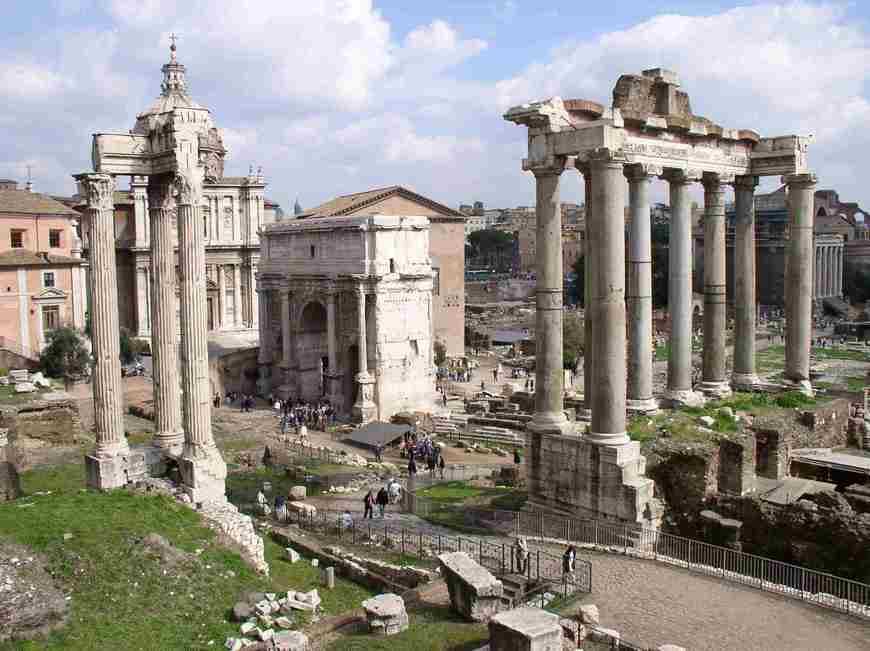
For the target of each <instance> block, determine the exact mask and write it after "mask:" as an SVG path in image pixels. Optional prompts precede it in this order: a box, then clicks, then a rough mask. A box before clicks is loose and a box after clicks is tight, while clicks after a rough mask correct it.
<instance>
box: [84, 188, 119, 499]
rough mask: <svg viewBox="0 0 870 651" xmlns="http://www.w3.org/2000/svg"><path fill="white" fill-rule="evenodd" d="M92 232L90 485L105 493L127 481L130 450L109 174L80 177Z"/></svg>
mask: <svg viewBox="0 0 870 651" xmlns="http://www.w3.org/2000/svg"><path fill="white" fill-rule="evenodd" d="M75 179H76V180H77V181H78V182H79V183H80V185H81V189H82V191H83V194H84V196H85V200H86V202H87V204H86V205H87V207H86V208H85V215H86V222H85V223H86V224H87V225H88V228H89V230H90V234H89V238H88V240H89V245H90V267H91V269H90V273H89V274H88V280H89V283H90V292H91V340H92V343H93V354H94V375H93V386H94V434H95V436H96V448H95V450H94V452H93V454H90V455H88V456H87V457H85V467H86V470H87V483H88V486H90V487H91V488H97V489H101V490H105V489H110V488H118V487H119V486H124V485H125V484H126V483H127V474H126V469H127V465H128V461H127V459H128V455H129V454H130V448H129V445H128V444H127V439H126V437H125V436H124V420H123V415H122V409H123V406H124V392H123V389H122V387H121V361H120V358H119V354H120V342H119V340H118V332H119V326H118V277H117V274H118V271H117V269H118V268H117V266H116V264H115V206H114V191H115V180H114V179H113V178H112V177H111V176H109V175H108V174H79V175H77V176H76V177H75Z"/></svg>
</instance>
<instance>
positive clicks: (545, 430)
mask: <svg viewBox="0 0 870 651" xmlns="http://www.w3.org/2000/svg"><path fill="white" fill-rule="evenodd" d="M526 428H527V429H528V430H529V431H532V432H535V433H536V434H555V435H557V436H562V435H565V434H569V433H571V432H572V431H573V429H574V428H573V426H572V425H571V423H570V421H569V420H568V418H567V417H566V416H565V414H564V413H563V412H561V411H559V412H549V411H536V412H535V413H534V415H533V416H532V420H530V421H529V422H528V423H527V424H526Z"/></svg>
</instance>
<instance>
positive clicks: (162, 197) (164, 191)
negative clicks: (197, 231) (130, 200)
mask: <svg viewBox="0 0 870 651" xmlns="http://www.w3.org/2000/svg"><path fill="white" fill-rule="evenodd" d="M173 188H174V179H172V177H170V176H166V177H160V176H158V177H152V178H150V179H149V183H148V206H149V207H151V208H160V209H162V210H172V209H173V208H175V197H174V196H173Z"/></svg>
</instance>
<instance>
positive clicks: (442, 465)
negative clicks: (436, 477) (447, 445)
mask: <svg viewBox="0 0 870 651" xmlns="http://www.w3.org/2000/svg"><path fill="white" fill-rule="evenodd" d="M445 465H446V464H445V463H444V455H441V456H440V458H439V459H438V469H439V470H440V471H441V479H442V480H443V479H444V466H445Z"/></svg>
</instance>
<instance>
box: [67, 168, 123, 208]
mask: <svg viewBox="0 0 870 651" xmlns="http://www.w3.org/2000/svg"><path fill="white" fill-rule="evenodd" d="M73 178H75V180H76V181H78V182H79V184H80V185H81V189H82V191H83V193H84V197H85V201H86V202H87V206H88V208H96V209H98V210H114V208H115V201H114V194H115V179H114V177H112V176H110V175H109V174H95V173H86V174H76V175H75V176H74V177H73Z"/></svg>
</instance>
